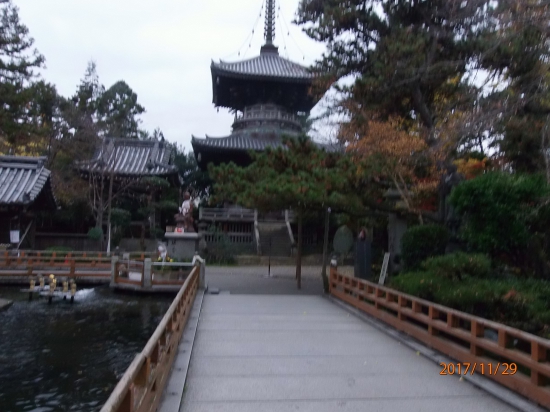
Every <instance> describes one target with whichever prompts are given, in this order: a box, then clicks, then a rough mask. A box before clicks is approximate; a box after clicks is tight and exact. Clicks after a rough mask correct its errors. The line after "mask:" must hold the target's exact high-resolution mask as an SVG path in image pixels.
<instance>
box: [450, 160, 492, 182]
mask: <svg viewBox="0 0 550 412" xmlns="http://www.w3.org/2000/svg"><path fill="white" fill-rule="evenodd" d="M453 163H454V165H455V166H456V167H457V169H458V172H459V173H461V174H462V175H464V177H465V178H466V180H470V179H473V178H475V177H477V176H480V175H482V174H483V172H484V171H485V170H486V169H487V158H485V159H483V160H479V159H473V158H469V159H459V160H455V161H454V162H453Z"/></svg>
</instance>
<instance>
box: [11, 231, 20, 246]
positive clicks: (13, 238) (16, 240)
mask: <svg viewBox="0 0 550 412" xmlns="http://www.w3.org/2000/svg"><path fill="white" fill-rule="evenodd" d="M10 242H11V243H19V230H10Z"/></svg>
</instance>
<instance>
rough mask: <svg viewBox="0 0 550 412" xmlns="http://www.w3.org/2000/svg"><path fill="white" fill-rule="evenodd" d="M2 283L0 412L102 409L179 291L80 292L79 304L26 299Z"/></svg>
mask: <svg viewBox="0 0 550 412" xmlns="http://www.w3.org/2000/svg"><path fill="white" fill-rule="evenodd" d="M19 289H20V288H15V287H3V286H0V298H5V299H10V300H13V301H14V303H13V306H11V307H10V308H8V309H7V310H6V311H4V312H0V411H2V412H26V411H29V412H57V411H60V412H61V411H86V412H87V411H98V410H99V409H101V406H102V405H103V403H104V402H105V401H106V400H107V398H108V397H109V395H110V393H111V391H112V390H113V388H114V386H115V385H116V383H117V382H118V380H119V379H120V377H121V376H122V375H123V374H124V372H125V370H126V368H127V367H128V366H129V365H130V363H131V362H132V360H133V358H134V357H135V355H136V354H137V353H139V352H141V350H142V349H143V347H144V346H145V343H146V342H147V341H148V339H149V337H150V336H151V335H152V334H153V332H154V330H155V328H156V327H157V325H158V323H159V322H160V320H161V319H162V317H163V316H164V313H165V312H166V310H167V309H168V307H169V306H170V303H171V302H172V300H173V298H174V296H158V295H155V296H147V297H146V296H140V295H123V294H115V293H114V292H113V291H111V290H110V289H109V288H108V287H103V286H102V287H95V288H88V289H82V290H79V291H78V292H77V294H76V297H75V303H74V304H70V303H69V302H68V301H54V303H52V304H51V305H48V303H47V300H46V299H36V298H35V300H33V301H32V302H29V301H28V295H27V294H24V293H21V292H19Z"/></svg>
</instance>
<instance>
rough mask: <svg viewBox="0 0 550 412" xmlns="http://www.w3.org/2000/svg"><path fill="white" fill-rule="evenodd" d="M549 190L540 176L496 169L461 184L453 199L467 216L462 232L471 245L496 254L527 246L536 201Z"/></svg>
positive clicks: (452, 196)
mask: <svg viewBox="0 0 550 412" xmlns="http://www.w3.org/2000/svg"><path fill="white" fill-rule="evenodd" d="M547 193H548V186H547V185H546V183H545V182H544V180H543V179H541V177H539V176H521V175H512V174H509V173H503V172H493V173H486V174H483V175H481V176H479V177H477V178H475V179H472V180H469V181H466V182H463V183H461V184H460V185H458V186H457V187H456V188H454V189H453V191H452V193H451V196H450V202H451V204H452V205H453V206H454V207H455V208H456V211H457V213H459V214H461V215H463V216H464V222H463V225H462V227H461V231H460V236H461V238H462V239H463V240H465V241H466V243H467V245H468V247H469V248H470V249H471V250H474V251H479V252H483V253H489V254H491V255H493V256H495V255H497V254H499V253H507V252H514V251H517V250H518V249H523V248H525V246H526V245H527V243H528V240H529V237H530V233H529V229H528V226H529V225H528V224H527V223H528V221H529V217H530V215H531V214H532V212H533V205H534V204H535V203H537V201H538V200H540V199H541V198H542V197H543V196H544V195H545V194H547Z"/></svg>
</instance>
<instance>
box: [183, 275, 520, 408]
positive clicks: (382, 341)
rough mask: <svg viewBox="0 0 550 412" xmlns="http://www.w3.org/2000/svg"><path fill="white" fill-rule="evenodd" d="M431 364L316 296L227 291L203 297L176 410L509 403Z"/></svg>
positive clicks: (399, 406)
mask: <svg viewBox="0 0 550 412" xmlns="http://www.w3.org/2000/svg"><path fill="white" fill-rule="evenodd" d="M240 269H241V270H242V268H240ZM208 276H209V275H207V277H208ZM220 276H222V275H220ZM241 276H246V275H241ZM248 276H250V278H249V280H250V279H253V281H254V282H255V283H256V284H258V285H260V281H259V280H258V279H255V277H254V276H257V275H254V274H251V275H248ZM213 283H215V282H213V280H212V279H211V281H210V284H213ZM260 286H261V285H260ZM238 288H243V289H245V290H246V287H245V285H241V286H239V287H238ZM238 288H234V289H238ZM439 372H440V367H439V366H438V365H436V364H434V363H432V362H431V361H429V360H427V359H424V358H422V357H419V356H417V355H416V353H415V352H414V351H412V350H410V349H409V348H407V347H405V346H403V345H401V344H400V343H399V342H398V341H396V340H394V339H392V338H391V337H389V336H387V335H385V334H383V333H382V332H380V331H378V330H377V329H375V328H373V327H371V326H370V325H368V324H366V323H364V322H363V321H361V320H359V319H358V318H356V317H354V316H352V315H350V314H349V313H348V312H346V311H345V310H343V309H341V308H339V307H338V306H336V305H335V304H333V303H331V302H330V301H328V300H327V299H325V298H323V297H321V296H311V295H309V296H307V295H302V296H296V295H293V296H291V295H282V294H274V295H265V294H264V295H251V294H248V295H245V294H240V295H237V294H234V291H231V294H220V295H205V297H204V300H203V306H202V309H201V314H200V321H199V324H198V330H197V334H196V339H195V342H194V345H193V352H192V357H191V365H190V368H189V374H188V376H187V383H186V387H185V391H184V398H183V403H182V405H181V408H180V411H185V412H206V411H208V412H237V411H238V412H257V411H262V412H272V411H281V412H290V411H297V410H299V411H306V412H322V411H344V412H365V411H376V412H385V411H388V412H394V411H411V412H412V411H425V412H430V411H434V412H435V411H441V410H444V411H445V412H452V411H457V412H458V411H460V412H462V411H492V412H497V411H512V410H513V409H511V408H510V407H508V406H506V405H504V404H503V403H501V402H500V401H498V400H496V399H495V398H493V397H491V396H490V395H487V394H486V393H484V392H482V391H481V390H479V389H476V388H475V387H473V386H472V385H470V384H469V383H467V382H466V381H460V380H459V379H458V377H456V376H440V375H439Z"/></svg>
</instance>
